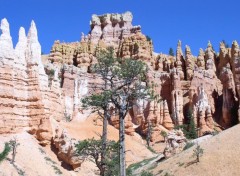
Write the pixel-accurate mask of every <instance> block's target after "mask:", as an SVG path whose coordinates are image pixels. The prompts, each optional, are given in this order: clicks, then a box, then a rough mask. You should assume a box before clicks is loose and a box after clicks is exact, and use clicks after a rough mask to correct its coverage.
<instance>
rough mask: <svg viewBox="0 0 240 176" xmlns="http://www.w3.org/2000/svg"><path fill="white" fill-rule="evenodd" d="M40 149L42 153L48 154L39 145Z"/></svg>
mask: <svg viewBox="0 0 240 176" xmlns="http://www.w3.org/2000/svg"><path fill="white" fill-rule="evenodd" d="M38 150H39V151H40V152H41V154H46V152H45V151H44V150H43V149H42V148H41V147H39V148H38Z"/></svg>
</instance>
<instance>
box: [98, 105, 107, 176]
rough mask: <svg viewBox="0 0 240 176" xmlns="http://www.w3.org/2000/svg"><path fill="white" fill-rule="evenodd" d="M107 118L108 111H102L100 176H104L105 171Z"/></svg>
mask: <svg viewBox="0 0 240 176" xmlns="http://www.w3.org/2000/svg"><path fill="white" fill-rule="evenodd" d="M108 118H109V112H108V110H107V109H106V110H104V117H103V130H102V151H101V165H102V170H101V172H100V175H101V176H104V173H105V169H106V161H105V156H106V148H107V125H108Z"/></svg>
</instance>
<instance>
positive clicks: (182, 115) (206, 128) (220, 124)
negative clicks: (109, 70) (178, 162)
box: [49, 12, 240, 140]
mask: <svg viewBox="0 0 240 176" xmlns="http://www.w3.org/2000/svg"><path fill="white" fill-rule="evenodd" d="M132 20H133V16H132V14H131V13H130V12H126V13H123V14H104V15H93V16H92V19H91V21H90V32H89V34H88V35H84V34H82V36H81V40H80V42H74V43H60V42H59V41H56V42H55V43H54V45H53V47H52V50H51V53H50V56H49V61H50V62H51V63H53V64H55V65H61V64H62V63H65V64H67V65H69V66H70V67H72V68H74V69H75V70H78V71H67V70H66V69H65V71H64V74H63V78H62V79H63V80H65V81H63V88H64V87H68V88H69V89H70V90H71V91H68V93H66V94H67V96H66V97H65V104H66V111H67V112H68V113H69V114H71V117H72V118H73V117H74V114H78V117H81V116H84V115H83V114H84V113H83V114H82V115H81V114H79V112H78V111H77V110H76V107H78V108H77V109H79V107H80V106H81V105H80V103H77V102H79V100H80V99H81V97H83V96H86V95H88V94H89V93H90V92H91V91H90V90H91V86H93V85H94V83H93V84H92V83H90V82H91V75H93V74H92V73H91V69H90V68H91V65H93V64H94V63H96V56H97V53H98V51H99V50H101V49H105V48H107V47H108V46H112V47H113V48H114V51H115V54H116V56H117V57H120V58H133V59H140V60H142V61H144V62H145V63H146V64H147V65H148V66H149V73H148V75H147V77H148V80H149V81H150V82H153V83H154V84H155V85H156V87H155V88H154V89H155V93H156V94H157V95H158V96H159V97H160V99H161V101H154V102H147V101H145V100H144V101H143V100H136V101H135V104H134V106H133V109H132V110H130V112H129V115H128V116H127V117H128V118H126V124H127V125H126V128H127V133H128V134H133V133H134V132H135V131H138V132H139V133H141V134H143V135H146V133H147V129H148V127H149V124H151V128H153V133H154V134H152V135H153V136H155V137H153V140H154V138H157V137H156V136H157V135H156V134H158V133H159V132H160V131H162V130H171V129H173V128H174V126H177V125H182V124H188V123H189V120H190V119H189V118H190V117H192V118H194V121H195V124H196V126H197V127H198V134H199V135H200V136H201V135H204V134H207V133H212V132H213V131H214V130H222V129H225V128H228V127H230V126H233V125H234V124H236V123H237V122H238V116H239V115H238V113H237V110H238V106H239V102H238V98H239V97H238V95H239V94H240V91H239V90H240V88H239V87H240V86H239V85H240V83H238V82H239V81H238V80H239V79H238V72H239V71H238V67H239V65H240V64H239V63H238V60H239V59H238V58H239V46H238V43H237V42H236V41H234V42H233V44H232V48H226V47H225V45H224V44H223V43H221V44H220V53H219V54H217V53H216V52H215V51H214V50H213V47H212V44H211V42H210V41H209V42H208V44H207V47H206V49H205V50H204V49H200V50H199V54H198V56H194V55H193V54H192V52H191V48H190V46H185V53H184V52H183V50H182V44H181V41H178V43H177V49H176V56H169V55H167V54H163V53H160V54H156V53H154V52H153V43H152V40H151V39H150V38H149V37H146V36H145V35H144V34H142V32H141V26H133V25H132ZM72 65H73V66H72ZM76 67H78V68H76ZM77 72H79V74H77ZM239 73H240V72H239ZM77 75H78V76H77ZM81 79H84V80H86V83H84V84H85V85H86V86H85V87H86V88H80V87H81V86H79V83H77V82H79V81H80V80H81ZM99 81H100V79H99V80H98V81H96V82H99ZM70 82H71V83H70ZM80 84H82V83H80ZM70 85H71V86H70ZM70 87H71V88H70ZM70 92H72V93H70ZM81 92H86V93H85V94H84V95H81V96H79V95H80V94H81ZM74 109H75V110H74ZM74 111H75V112H74ZM73 112H74V113H73ZM234 112H236V113H234ZM232 114H234V115H232ZM83 119H84V118H83ZM110 123H111V124H112V125H113V126H115V127H116V128H118V120H117V117H114V118H112V119H111V121H110Z"/></svg>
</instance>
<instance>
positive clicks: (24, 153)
mask: <svg viewBox="0 0 240 176" xmlns="http://www.w3.org/2000/svg"><path fill="white" fill-rule="evenodd" d="M98 124H101V122H100V123H98ZM58 125H59V126H60V127H61V128H65V129H66V130H67V132H68V133H69V135H70V136H71V137H72V138H75V139H77V140H83V139H87V138H92V137H95V138H99V135H98V134H101V130H102V126H100V125H96V124H95V123H94V122H93V118H88V119H87V120H86V121H85V122H80V121H72V122H61V123H58ZM108 130H109V139H111V140H118V130H117V129H115V128H114V127H112V126H110V125H109V127H108ZM14 136H15V137H16V138H17V140H18V142H19V143H20V146H19V147H18V149H17V155H16V162H15V163H16V165H17V167H18V168H19V169H20V170H22V171H24V176H55V175H64V176H94V175H96V174H97V173H98V172H97V168H96V166H95V164H94V163H93V162H91V161H87V162H84V163H83V164H82V166H81V168H80V169H79V170H78V171H69V170H68V168H67V167H62V162H61V161H59V160H58V158H57V156H56V155H55V153H54V152H53V151H52V150H51V147H50V146H47V147H41V146H40V145H39V144H38V141H37V140H36V139H35V138H34V137H33V136H32V135H30V134H28V133H27V132H22V133H20V134H16V135H5V136H4V135H0V151H2V149H3V147H4V142H6V141H9V140H10V139H12V138H13V137H14ZM126 148H127V164H128V165H129V164H132V163H135V162H139V161H142V160H143V159H145V158H150V157H153V156H154V155H153V154H152V153H151V152H150V151H149V150H148V149H147V148H146V147H145V145H144V142H143V141H142V139H141V138H140V137H139V136H138V135H137V134H136V135H135V136H126ZM8 158H11V154H9V156H8ZM58 170H59V171H60V172H58ZM60 173H61V174H60ZM18 175H19V174H18V173H17V170H16V168H14V167H13V165H12V164H10V162H9V161H8V160H5V161H3V162H2V163H0V176H18Z"/></svg>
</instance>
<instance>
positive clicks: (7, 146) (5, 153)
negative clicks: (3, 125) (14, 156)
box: [0, 143, 11, 163]
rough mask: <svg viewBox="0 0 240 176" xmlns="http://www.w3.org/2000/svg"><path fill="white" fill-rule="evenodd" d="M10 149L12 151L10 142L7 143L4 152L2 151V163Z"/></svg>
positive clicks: (0, 155) (0, 158)
mask: <svg viewBox="0 0 240 176" xmlns="http://www.w3.org/2000/svg"><path fill="white" fill-rule="evenodd" d="M10 151H11V147H10V145H9V143H5V145H4V149H3V151H2V153H0V163H1V162H2V161H3V160H5V159H6V157H7V156H8V154H9V152H10Z"/></svg>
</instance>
